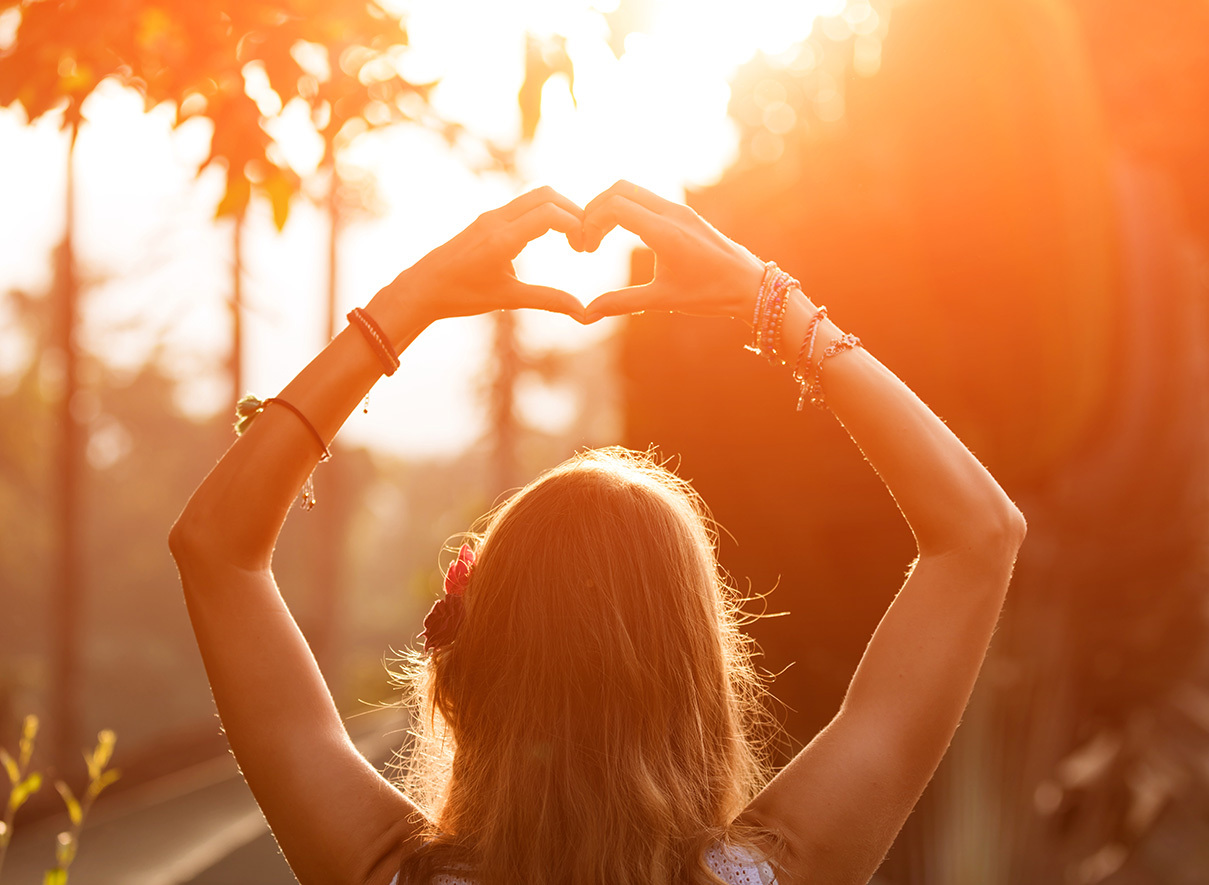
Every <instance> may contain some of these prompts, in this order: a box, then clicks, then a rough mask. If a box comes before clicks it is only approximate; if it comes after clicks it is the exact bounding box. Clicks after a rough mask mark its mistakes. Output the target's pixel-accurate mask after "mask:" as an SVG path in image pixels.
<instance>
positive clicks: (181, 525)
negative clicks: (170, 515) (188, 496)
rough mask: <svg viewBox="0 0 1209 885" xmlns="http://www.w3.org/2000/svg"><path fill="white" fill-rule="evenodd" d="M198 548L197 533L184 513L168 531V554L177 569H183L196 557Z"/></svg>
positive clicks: (186, 513)
mask: <svg viewBox="0 0 1209 885" xmlns="http://www.w3.org/2000/svg"><path fill="white" fill-rule="evenodd" d="M199 546H200V545H199V544H198V541H197V531H196V529H195V528H194V527H193V525H192V521H191V520H190V519H189V517H188V511H186V512H185V513H182V514H181V515H180V516H178V517H177V518H176V522H174V523H173V524H172V528H171V529H169V530H168V552H169V553H171V554H172V558H173V559H174V560H175V561H176V565H177V567H178V568H184V567H185V566H186V565H187V564H188V562H189V561H190V560H191V559H192V558H194V556H196V553H197V549H198V547H199Z"/></svg>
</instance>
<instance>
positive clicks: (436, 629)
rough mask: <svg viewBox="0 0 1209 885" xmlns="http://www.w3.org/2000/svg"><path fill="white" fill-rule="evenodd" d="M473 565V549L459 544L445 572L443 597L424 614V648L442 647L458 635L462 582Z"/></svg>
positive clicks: (462, 601) (461, 605)
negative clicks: (456, 552) (454, 556)
mask: <svg viewBox="0 0 1209 885" xmlns="http://www.w3.org/2000/svg"><path fill="white" fill-rule="evenodd" d="M473 565H474V550H473V549H472V548H471V546H470V545H469V544H463V545H462V549H461V550H459V551H458V558H457V559H456V560H454V562H453V564H452V565H451V566H449V571H447V572H445V598H444V599H438V600H437V601H436V602H434V603H433V604H432V608H431V609H429V610H428V614H427V615H425V616H424V632H422V633H421V634H420V636H421V637H423V639H424V651H426V652H432V651H435V650H437V649H438V648H444V647H445V646H447V645H448V644H449V643H450V642H452V641H453V640H454V638H456V637H457V635H458V628H459V627H461V626H462V617H463V615H464V614H465V608H464V605H465V602H464V599H463V597H464V596H465V594H466V585H467V584H469V583H470V568H471V566H473Z"/></svg>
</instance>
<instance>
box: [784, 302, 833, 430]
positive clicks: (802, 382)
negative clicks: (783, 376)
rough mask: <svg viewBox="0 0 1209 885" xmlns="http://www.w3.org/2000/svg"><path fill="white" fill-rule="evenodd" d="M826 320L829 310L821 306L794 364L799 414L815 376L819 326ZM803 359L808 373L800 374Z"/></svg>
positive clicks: (804, 337)
mask: <svg viewBox="0 0 1209 885" xmlns="http://www.w3.org/2000/svg"><path fill="white" fill-rule="evenodd" d="M825 319H827V308H826V307H825V306H820V307H819V309H818V310H816V311H815V312H814V316H812V317H811V318H810V322H809V323H807V324H806V334H805V335H803V336H802V346H801V347H800V348H798V358H797V359H796V360H795V361H794V364H793V372H792V377H793V380H794V381H796V382H797V383H798V385H799V389H798V408H797V410H798V411H799V412H800V411H802V406H803V405H805V404H806V394H807V392H808V390H809V387H810V379H811V376H813V374H814V342H815V339H816V338H817V337H818V334H819V325H820V324H821V323H822V322H823V320H825ZM803 358H805V360H806V371H805V372H803V373H801V374H799V372H798V367H799V366H800V365H802V360H803Z"/></svg>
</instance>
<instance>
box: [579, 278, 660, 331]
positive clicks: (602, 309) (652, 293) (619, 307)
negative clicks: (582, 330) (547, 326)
mask: <svg viewBox="0 0 1209 885" xmlns="http://www.w3.org/2000/svg"><path fill="white" fill-rule="evenodd" d="M663 294H664V293H663V287H662V286H660V285H659V284H658V283H646V284H645V285H642V286H628V287H626V288H625V289H614V290H613V291H612V292H605V293H604V294H603V295H598V296H597V297H596V298H595V299H593V300H592V302H591V303H590V304H588V306H587V309H586V311H585V319H584V322H588V323H594V322H596V321H597V320H599V319H601V318H603V317H615V316H622V315H624V314H628V313H639V312H641V311H644V310H649V309H663V310H670V309H671V308H670V307H667V306H666V305H663V304H660V301H662V300H664V299H663V297H662V296H663Z"/></svg>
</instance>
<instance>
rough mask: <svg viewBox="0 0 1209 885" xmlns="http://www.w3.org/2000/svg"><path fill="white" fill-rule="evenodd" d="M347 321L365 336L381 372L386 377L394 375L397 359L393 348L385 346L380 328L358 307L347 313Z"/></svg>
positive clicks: (383, 333) (397, 364)
mask: <svg viewBox="0 0 1209 885" xmlns="http://www.w3.org/2000/svg"><path fill="white" fill-rule="evenodd" d="M348 321H349V323H351V324H352V325H354V326H356V327H357V328H358V329H359V330H360V332H361V334H362V335H364V336H365V340H366V341H368V342H369V346H370V349H371V350H373V352H374V354H375V355H376V356H377V357H378V360H379V361H380V362H381V363H382V370H383V371H384V372H385V373H386V375H387V377H390V376H391V375H393V374H395V370H396V369H397V368H399V357H398V356H397V355H396V354H395V350H394V348H393V347H391V346H390V345H389V344H387V337H386V333H385V332H383V331H382V327H381V326H379V325H378V324H377V323H376V322H375V321H374V318H373V317H371V316H370V315H369V314H368V313H366V312H365V310H363V309H362V308H360V307H354V308H353V309H352V310H350V311H349V312H348Z"/></svg>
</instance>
